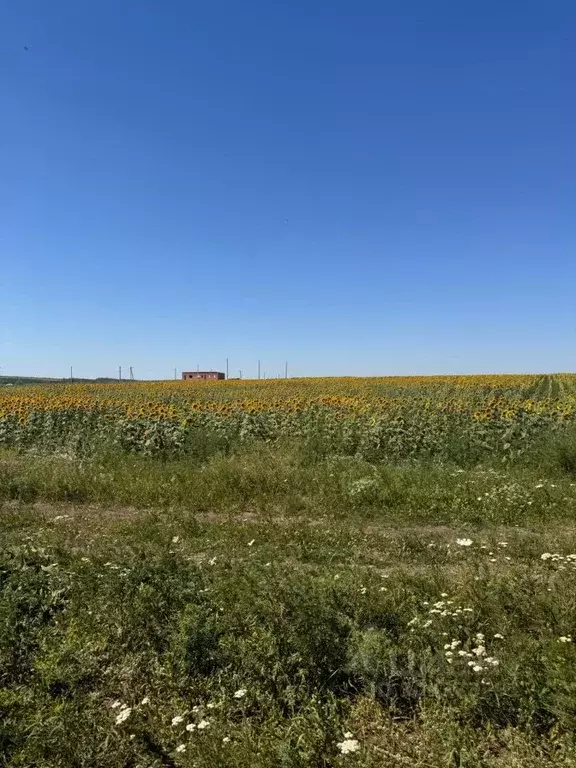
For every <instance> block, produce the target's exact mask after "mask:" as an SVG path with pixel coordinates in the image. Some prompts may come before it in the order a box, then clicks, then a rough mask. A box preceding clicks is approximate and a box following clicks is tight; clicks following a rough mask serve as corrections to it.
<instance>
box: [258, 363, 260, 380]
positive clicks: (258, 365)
mask: <svg viewBox="0 0 576 768" xmlns="http://www.w3.org/2000/svg"><path fill="white" fill-rule="evenodd" d="M258 378H260V360H258Z"/></svg>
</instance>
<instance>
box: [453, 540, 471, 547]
mask: <svg viewBox="0 0 576 768" xmlns="http://www.w3.org/2000/svg"><path fill="white" fill-rule="evenodd" d="M473 543H474V542H473V541H472V539H456V544H458V545H459V546H460V547H471V546H472V544H473Z"/></svg>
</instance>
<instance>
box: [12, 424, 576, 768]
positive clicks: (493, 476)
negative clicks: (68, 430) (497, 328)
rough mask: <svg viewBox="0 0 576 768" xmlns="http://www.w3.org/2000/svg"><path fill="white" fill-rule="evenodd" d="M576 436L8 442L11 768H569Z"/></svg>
mask: <svg viewBox="0 0 576 768" xmlns="http://www.w3.org/2000/svg"><path fill="white" fill-rule="evenodd" d="M455 450H457V446H456V449H455ZM572 451H573V442H572V441H571V438H570V436H569V435H564V436H563V437H562V438H556V437H554V439H553V440H547V441H544V442H542V443H541V444H539V445H536V444H534V446H532V449H531V453H530V452H529V453H527V454H526V456H525V457H524V458H523V460H522V462H516V463H514V464H503V463H502V462H500V461H498V462H494V463H493V464H490V463H484V464H475V465H474V466H471V467H466V466H462V462H458V461H454V462H453V463H450V464H446V463H442V464H439V463H424V462H419V463H414V462H412V463H403V464H396V465H391V464H382V463H378V462H369V461H366V460H365V459H362V458H358V457H354V456H337V455H330V454H328V455H324V454H325V452H323V451H318V452H314V451H313V450H311V449H310V446H297V445H294V444H289V443H286V444H280V445H275V446H268V445H266V444H259V443H253V444H246V445H244V446H242V447H240V448H238V449H237V450H235V451H234V452H232V453H228V454H224V453H220V452H219V451H218V450H216V451H215V452H211V451H208V452H207V453H205V454H204V455H202V452H196V453H195V454H194V455H192V456H188V457H187V458H181V459H167V460H164V461H163V460H160V459H159V458H156V459H153V458H144V457H141V456H134V455H126V454H120V453H109V454H102V455H97V456H92V457H87V458H83V459H73V458H70V457H67V456H60V457H58V456H54V455H52V456H40V455H30V454H27V455H26V454H18V453H16V452H12V451H5V452H4V453H2V454H0V531H1V534H2V538H1V547H0V765H3V766H18V767H19V768H20V767H21V768H24V767H26V768H29V767H30V766H34V767H35V768H56V766H58V767H59V768H60V767H61V766H62V767H68V766H74V767H76V766H78V767H80V766H81V767H82V768H84V767H86V768H87V767H88V766H90V767H91V766H94V768H96V767H98V768H128V767H130V768H137V767H138V768H140V767H141V768H144V767H146V768H152V766H182V767H183V768H184V767H186V766H188V767H191V766H198V767H202V768H204V767H205V768H208V767H209V766H210V768H213V767H214V766H226V767H230V768H241V767H242V768H248V767H249V766H250V767H252V766H254V767H255V768H270V767H275V766H278V768H288V767H289V768H292V767H294V768H304V767H305V766H306V767H307V766H314V767H316V766H320V767H324V768H329V767H332V768H339V767H340V766H363V767H368V766H369V767H370V768H376V766H394V767H395V766H398V767H400V766H416V767H417V768H430V767H431V766H439V767H440V766H446V767H447V768H452V767H454V768H456V767H457V766H461V767H466V768H480V767H482V768H504V766H506V768H508V766H517V767H518V768H520V766H522V768H524V767H525V766H528V768H540V766H574V765H576V744H575V743H574V736H573V734H574V732H575V726H576V644H575V643H573V642H571V641H568V642H563V641H561V640H560V638H572V637H575V638H576V563H574V562H573V559H572V558H567V556H568V555H570V554H571V553H574V552H576V525H575V523H574V519H575V513H576V479H575V478H574V474H573V467H572V463H571V461H572V460H571V456H572ZM457 540H460V541H464V542H465V543H464V544H458V543H457ZM466 540H471V542H472V543H471V544H470V545H469V546H466V543H467V541H466ZM543 553H551V554H555V553H558V555H559V556H561V557H556V556H555V557H546V558H544V559H542V558H541V555H542V554H543ZM480 635H482V636H483V637H482V638H481V637H480ZM495 635H502V637H501V638H500V637H495ZM451 645H453V648H452V647H450V646H451ZM445 646H448V648H446V647H445ZM481 648H484V649H485V650H484V651H482V650H481ZM479 649H480V650H479ZM459 652H462V654H463V655H459ZM447 654H452V655H447ZM486 659H492V660H493V661H487V660H486ZM450 660H451V663H450ZM469 662H472V663H473V664H476V665H477V666H480V667H482V669H480V670H478V671H474V668H473V666H470V665H469ZM143 701H144V702H146V703H142V702H143ZM127 708H129V710H130V711H129V712H128V709H127ZM121 713H122V714H121ZM174 718H176V720H174ZM179 718H182V720H181V721H180V720H179ZM203 721H204V722H207V725H206V727H203V728H199V727H198V726H199V725H201V724H202V723H203ZM187 725H188V726H190V730H187V729H186V726H187ZM192 726H194V727H193V728H192ZM347 733H350V734H351V736H350V737H346V736H345V734H347ZM347 739H348V740H349V741H351V742H352V746H357V747H358V749H357V751H354V752H350V753H348V754H343V753H342V751H341V747H339V746H338V745H342V744H343V743H344V742H345V741H346V740H347ZM181 746H183V747H184V749H182V750H180V751H178V750H179V747H181Z"/></svg>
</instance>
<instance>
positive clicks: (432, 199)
mask: <svg viewBox="0 0 576 768" xmlns="http://www.w3.org/2000/svg"><path fill="white" fill-rule="evenodd" d="M575 22H576V4H575V3H574V2H573V0H554V2H548V3H546V2H544V0H540V1H539V2H533V1H531V0H524V1H523V2H522V3H520V2H502V0H484V2H482V3H479V2H470V3H462V2H461V1H460V2H456V1H455V0H436V2H430V0H402V2H400V0H396V1H395V2H387V1H386V0H378V1H375V2H372V1H364V0H360V2H354V3H353V2H351V0H348V1H347V2H342V1H341V0H333V1H332V2H315V1H314V0H312V1H310V0H307V2H304V1H303V0H292V2H290V3H275V2H270V1H269V0H266V2H264V0H258V1H256V0H254V1H250V0H245V1H243V2H240V0H237V2H232V1H231V0H211V1H210V2H205V3H191V2H184V0H171V2H160V0H154V1H152V0H138V2H136V1H135V0H122V2H118V1H117V0H116V1H115V2H111V0H99V2H97V3H96V2H93V3H84V2H77V0H73V1H72V0H55V2H51V3H47V2H46V1H45V0H12V1H11V2H10V1H9V2H7V3H4V4H3V7H2V10H1V11H0V93H1V103H2V120H1V121H0V260H1V269H0V309H1V315H0V317H1V323H0V368H1V371H0V372H2V373H21V374H46V375H56V376H59V375H62V376H64V375H67V372H68V371H69V367H70V365H73V366H74V373H75V375H77V376H98V375H113V374H114V372H115V371H116V370H117V367H118V365H122V366H123V367H124V368H127V367H128V366H129V365H132V366H133V367H134V371H135V374H136V376H137V377H142V378H155V377H158V378H164V377H169V376H171V375H172V371H173V369H174V367H175V366H176V367H177V368H178V370H179V371H180V370H182V369H187V368H195V367H196V365H197V364H199V365H200V366H201V367H202V368H207V369H211V368H213V369H223V366H224V360H225V358H226V357H228V358H229V359H230V371H231V374H232V373H233V372H234V373H235V372H236V371H237V370H238V369H242V370H243V372H244V376H250V375H255V373H256V361H257V360H258V358H260V359H261V360H262V369H263V370H265V371H266V372H267V374H268V375H269V376H270V375H276V374H278V373H279V372H280V371H281V370H283V366H284V360H286V359H287V360H288V361H289V365H290V372H291V373H292V374H294V375H338V374H358V375H376V374H395V373H398V374H407V373H468V372H503V371H510V372H515V371H566V370H574V360H575V354H576V344H575V341H576V333H575V325H576V324H575V307H576V300H575V299H574V294H575V285H576V249H575V246H576V208H575V204H576V173H575V171H576V162H575V161H576V141H575V127H576V99H574V93H573V78H574V72H575V64H576V62H575V56H574V53H573V31H574V23H575ZM25 46H27V47H28V48H29V50H25Z"/></svg>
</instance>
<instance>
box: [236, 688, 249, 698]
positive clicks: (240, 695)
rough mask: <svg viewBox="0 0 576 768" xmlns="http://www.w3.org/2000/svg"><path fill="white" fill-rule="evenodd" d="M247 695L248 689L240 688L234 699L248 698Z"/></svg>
mask: <svg viewBox="0 0 576 768" xmlns="http://www.w3.org/2000/svg"><path fill="white" fill-rule="evenodd" d="M247 693H248V691H247V690H246V688H238V690H237V691H236V692H235V693H234V698H235V699H243V698H244V696H246V694H247Z"/></svg>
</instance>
